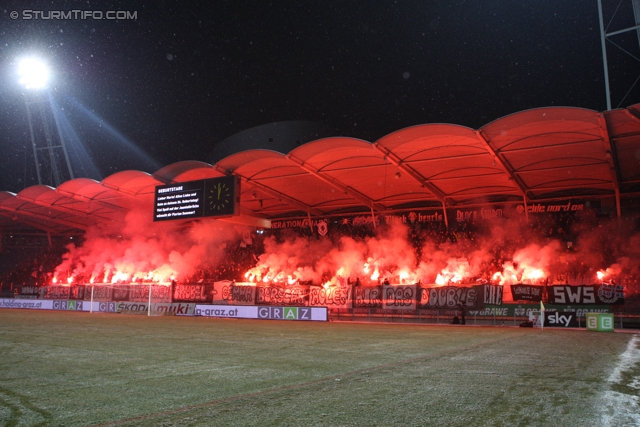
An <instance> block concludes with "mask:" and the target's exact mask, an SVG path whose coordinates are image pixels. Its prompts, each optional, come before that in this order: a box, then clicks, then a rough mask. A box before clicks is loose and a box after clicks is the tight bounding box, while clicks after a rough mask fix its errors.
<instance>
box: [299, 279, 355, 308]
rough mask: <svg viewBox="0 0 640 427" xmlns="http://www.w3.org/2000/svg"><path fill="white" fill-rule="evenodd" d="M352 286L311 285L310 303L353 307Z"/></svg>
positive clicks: (312, 304) (324, 305) (334, 306)
mask: <svg viewBox="0 0 640 427" xmlns="http://www.w3.org/2000/svg"><path fill="white" fill-rule="evenodd" d="M352 289H353V288H352V286H350V285H345V286H329V287H328V288H325V287H324V286H310V287H309V305H310V306H322V307H327V308H351V306H352V305H353V304H352V300H351V292H352Z"/></svg>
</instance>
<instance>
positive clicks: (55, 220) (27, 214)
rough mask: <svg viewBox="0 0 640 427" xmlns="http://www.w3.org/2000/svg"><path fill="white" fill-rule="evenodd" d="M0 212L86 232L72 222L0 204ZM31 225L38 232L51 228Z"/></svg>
mask: <svg viewBox="0 0 640 427" xmlns="http://www.w3.org/2000/svg"><path fill="white" fill-rule="evenodd" d="M0 210H4V211H6V212H12V213H14V214H16V215H19V216H21V217H27V218H36V219H40V220H44V221H51V222H53V223H57V224H60V225H64V226H65V227H71V228H75V229H77V230H83V231H86V228H85V225H83V224H78V223H75V222H73V221H67V220H64V219H60V218H53V217H49V216H46V215H41V214H37V213H35V212H29V211H24V210H19V209H16V208H10V207H8V206H4V205H2V204H0ZM23 221H24V222H27V221H28V220H23ZM31 225H33V226H34V227H36V228H39V229H40V230H44V231H51V227H46V226H45V225H42V224H40V223H38V222H32V223H31Z"/></svg>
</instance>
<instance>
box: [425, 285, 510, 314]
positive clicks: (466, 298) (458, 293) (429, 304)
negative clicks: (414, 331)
mask: <svg viewBox="0 0 640 427" xmlns="http://www.w3.org/2000/svg"><path fill="white" fill-rule="evenodd" d="M484 286H487V285H476V286H434V287H421V288H420V299H419V301H418V306H419V308H435V309H440V308H448V309H455V308H457V307H458V306H460V305H462V306H463V307H464V308H465V309H475V310H482V309H483V308H484V294H485V292H484ZM495 292H496V291H495V290H494V295H493V297H494V299H496V298H495V297H496V296H497V295H496V294H495ZM500 295H501V293H500ZM500 304H502V296H500Z"/></svg>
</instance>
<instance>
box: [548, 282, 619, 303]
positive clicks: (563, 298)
mask: <svg viewBox="0 0 640 427" xmlns="http://www.w3.org/2000/svg"><path fill="white" fill-rule="evenodd" d="M548 295H549V299H548V302H549V304H624V287H623V286H621V285H612V284H606V283H604V284H602V285H582V286H569V285H553V286H549V289H548Z"/></svg>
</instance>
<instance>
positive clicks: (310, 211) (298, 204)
mask: <svg viewBox="0 0 640 427" xmlns="http://www.w3.org/2000/svg"><path fill="white" fill-rule="evenodd" d="M242 179H243V181H245V182H246V183H248V184H250V185H251V186H252V187H253V188H255V189H256V190H258V191H260V192H261V193H264V194H267V195H269V196H271V197H275V198H276V199H278V200H281V201H283V202H286V203H288V204H290V205H291V206H294V207H296V208H298V209H300V210H301V211H304V212H306V213H307V214H309V215H316V216H320V215H322V211H321V210H320V209H316V208H314V207H312V206H309V205H308V204H306V203H303V202H301V201H300V200H297V199H294V198H293V197H289V196H287V195H286V194H284V193H281V192H280V191H278V190H274V189H273V188H271V187H267V186H266V185H263V184H260V183H259V182H257V181H254V180H252V179H250V178H245V177H242Z"/></svg>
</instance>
